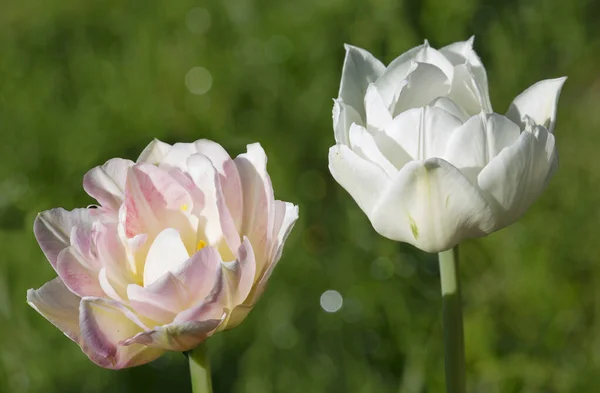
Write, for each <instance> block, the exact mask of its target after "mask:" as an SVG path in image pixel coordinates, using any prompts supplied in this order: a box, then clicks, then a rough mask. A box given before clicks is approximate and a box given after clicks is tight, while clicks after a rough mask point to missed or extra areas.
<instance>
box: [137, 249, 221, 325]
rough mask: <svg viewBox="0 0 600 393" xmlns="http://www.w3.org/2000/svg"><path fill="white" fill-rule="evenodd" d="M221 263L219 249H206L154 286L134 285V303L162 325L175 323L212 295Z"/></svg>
mask: <svg viewBox="0 0 600 393" xmlns="http://www.w3.org/2000/svg"><path fill="white" fill-rule="evenodd" d="M221 262H222V261H221V256H220V255H219V253H218V252H217V250H216V249H214V248H213V247H204V248H203V249H201V250H200V251H198V252H197V253H195V254H194V255H192V257H191V258H189V259H188V260H186V261H185V262H184V263H183V264H181V265H180V266H179V267H177V268H176V269H173V270H171V272H168V273H166V274H164V275H163V276H161V277H160V278H159V279H157V280H156V281H155V282H153V283H152V284H151V285H150V286H147V287H141V286H139V285H135V284H130V285H129V286H128V287H127V295H128V297H129V300H130V303H131V305H132V307H133V308H134V309H135V310H136V311H137V312H139V313H140V314H142V315H144V316H146V317H148V318H150V319H152V320H154V321H156V322H158V323H159V324H165V323H169V322H172V321H173V319H174V318H175V317H176V315H177V314H178V313H180V312H182V311H183V310H185V309H187V308H188V307H190V305H192V304H197V303H199V302H202V301H203V300H204V299H205V298H206V297H207V296H208V295H209V294H210V293H211V290H212V289H213V286H214V284H215V282H216V281H215V280H216V278H217V268H218V267H219V266H220V263H221Z"/></svg>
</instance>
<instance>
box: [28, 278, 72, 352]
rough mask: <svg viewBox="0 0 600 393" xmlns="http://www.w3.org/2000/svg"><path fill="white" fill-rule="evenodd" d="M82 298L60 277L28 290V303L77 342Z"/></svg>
mask: <svg viewBox="0 0 600 393" xmlns="http://www.w3.org/2000/svg"><path fill="white" fill-rule="evenodd" d="M80 300H81V298H79V296H76V295H75V294H73V293H72V292H71V291H69V289H68V288H67V287H66V286H65V284H64V283H63V282H62V281H61V279H60V278H58V277H57V278H55V279H53V280H51V281H48V282H47V283H46V284H44V285H42V287H41V288H39V289H37V290H34V289H29V290H28V291H27V303H29V305H30V306H31V307H33V308H34V309H35V310H36V311H37V312H39V313H40V314H42V316H43V317H44V318H46V319H47V320H48V321H50V323H52V324H53V325H54V326H56V327H57V328H58V329H60V330H61V331H62V332H63V333H64V334H65V335H66V336H67V337H69V338H70V339H71V340H73V341H75V342H78V341H79V337H80V330H79V302H80Z"/></svg>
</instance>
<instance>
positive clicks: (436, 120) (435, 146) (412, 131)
mask: <svg viewBox="0 0 600 393" xmlns="http://www.w3.org/2000/svg"><path fill="white" fill-rule="evenodd" d="M460 125H461V122H460V120H458V119H457V118H456V117H454V116H452V115H451V114H449V113H448V112H446V111H444V110H442V109H439V108H436V107H423V108H414V109H410V110H408V111H406V112H403V113H401V114H400V115H398V116H397V117H396V118H395V119H394V121H393V122H392V123H391V124H390V125H389V127H387V128H386V130H385V133H386V134H387V135H388V136H389V137H390V138H391V139H393V140H394V141H395V142H396V143H397V144H398V145H399V146H400V147H402V149H404V151H406V152H407V153H408V154H409V155H410V156H411V157H412V158H413V159H415V160H423V159H427V158H431V157H442V155H443V154H444V153H445V152H446V144H447V142H448V138H449V137H450V135H451V134H452V131H453V130H454V129H456V128H457V127H459V126H460ZM386 156H388V157H389V155H388V154H386Z"/></svg>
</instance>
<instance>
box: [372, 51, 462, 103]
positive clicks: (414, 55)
mask: <svg viewBox="0 0 600 393" xmlns="http://www.w3.org/2000/svg"><path fill="white" fill-rule="evenodd" d="M416 63H421V64H427V65H429V66H431V67H432V68H435V69H438V70H440V71H441V72H442V73H443V74H444V75H445V78H444V79H447V80H449V81H450V80H452V78H453V73H454V70H453V67H452V64H451V63H450V62H449V61H448V59H446V57H444V55H442V54H441V53H440V52H439V51H437V50H436V49H434V48H432V47H430V46H429V43H428V42H427V41H425V43H424V44H423V45H419V46H417V47H414V48H412V49H410V50H408V51H406V52H404V53H403V54H401V55H400V56H398V57H397V58H396V59H395V60H394V61H392V62H391V63H390V65H389V66H388V67H387V69H386V70H385V72H384V73H383V75H382V76H381V77H380V78H379V79H378V80H377V82H376V83H375V84H376V86H377V88H378V89H379V92H380V94H381V96H382V97H383V100H384V102H385V103H386V105H387V106H388V107H389V108H392V103H393V102H395V101H396V99H397V97H398V95H399V93H400V91H401V90H403V87H404V84H405V82H404V80H405V79H406V78H407V77H408V75H409V74H410V73H411V72H413V71H414V70H415V65H416ZM430 101H431V100H430ZM392 112H393V113H397V112H396V111H392Z"/></svg>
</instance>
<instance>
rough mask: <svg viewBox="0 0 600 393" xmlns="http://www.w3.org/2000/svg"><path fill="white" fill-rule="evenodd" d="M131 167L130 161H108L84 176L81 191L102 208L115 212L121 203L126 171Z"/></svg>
mask: <svg viewBox="0 0 600 393" xmlns="http://www.w3.org/2000/svg"><path fill="white" fill-rule="evenodd" d="M132 165H133V162H132V161H130V160H124V159H121V158H113V159H112V160H108V161H107V162H106V164H104V165H102V166H97V167H95V168H93V169H92V170H90V171H89V172H88V173H86V174H85V176H84V177H83V189H84V190H85V192H87V193H88V195H89V196H91V197H92V198H94V199H96V200H97V201H98V202H100V204H101V205H102V206H103V207H107V208H109V209H111V210H113V211H115V212H116V211H118V210H119V206H121V204H122V203H123V198H124V195H125V180H126V178H127V170H128V169H129V168H130V167H131V166H132Z"/></svg>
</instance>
